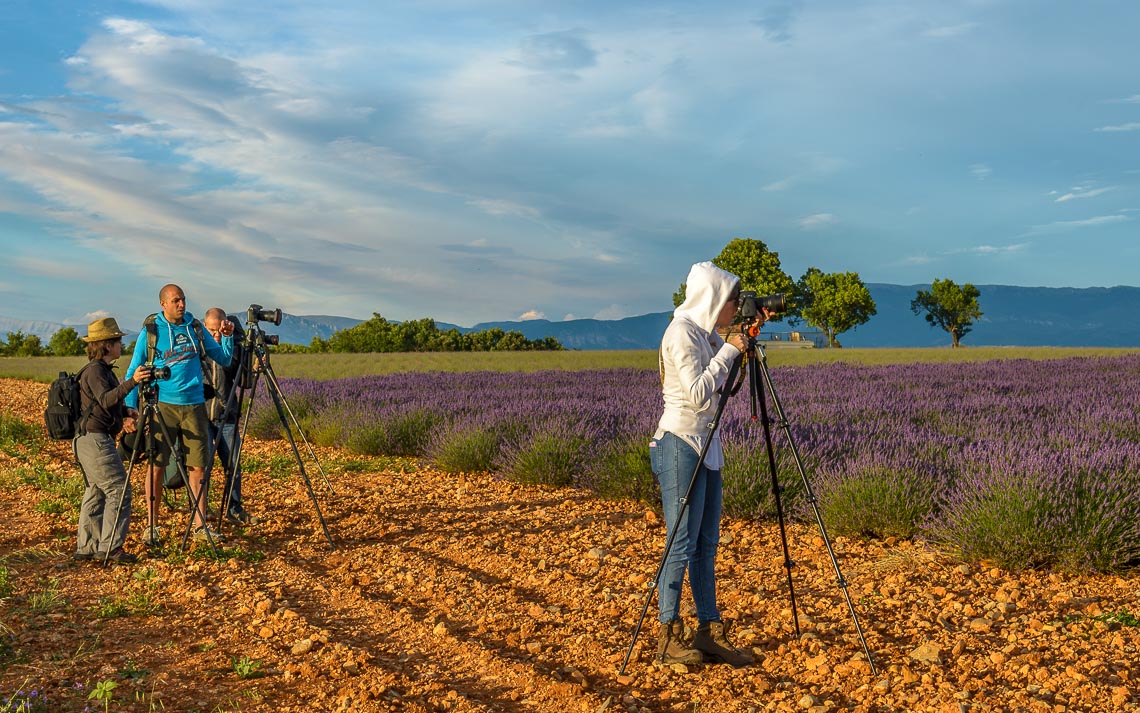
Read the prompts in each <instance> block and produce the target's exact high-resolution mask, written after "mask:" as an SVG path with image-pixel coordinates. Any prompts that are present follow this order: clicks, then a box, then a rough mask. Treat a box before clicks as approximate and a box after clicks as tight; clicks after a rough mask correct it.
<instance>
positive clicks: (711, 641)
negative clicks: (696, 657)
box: [693, 621, 752, 668]
mask: <svg viewBox="0 0 1140 713" xmlns="http://www.w3.org/2000/svg"><path fill="white" fill-rule="evenodd" d="M727 633H728V625H727V624H725V623H724V622H722V621H710V622H709V623H707V624H701V625H700V626H699V627H698V628H697V635H696V636H694V637H693V648H694V649H697V650H698V651H700V652H701V653H702V654H704V655H705V658H706V659H708V660H709V661H715V662H717V663H726V664H728V665H729V666H732V667H733V668H743V667H745V666H748V665H750V664H751V663H752V656H751V655H750V654H749V653H748V652H746V651H742V650H740V649H737V648H734V647H733V646H732V644H730V643H728V637H726V636H725V634H727Z"/></svg>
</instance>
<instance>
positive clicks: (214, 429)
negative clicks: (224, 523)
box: [206, 421, 242, 514]
mask: <svg viewBox="0 0 1140 713" xmlns="http://www.w3.org/2000/svg"><path fill="white" fill-rule="evenodd" d="M219 431H220V432H221V434H222V437H221V438H218V433H219ZM237 440H238V435H237V424H236V423H223V424H221V425H220V426H219V425H218V424H216V423H214V422H213V421H211V422H210V443H211V444H215V443H216V444H217V446H218V451H217V453H218V457H219V458H221V459H222V469H223V471H224V472H225V476H226V482H228V483H229V484H230V501H229V503H228V504H227V506H226V514H230V513H235V512H240V511H241V510H242V504H241V463H233V464H232V467H231V463H230V458H231V457H232V456H233V454H234V453H236V452H237ZM213 463H214V459H213V458H211V459H210V465H209V466H208V467H207V468H206V473H207V474H208V473H209V472H210V471H211V470H212V469H213V467H214V465H213ZM231 471H232V472H231Z"/></svg>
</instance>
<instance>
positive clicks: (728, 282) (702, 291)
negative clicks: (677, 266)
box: [673, 262, 740, 334]
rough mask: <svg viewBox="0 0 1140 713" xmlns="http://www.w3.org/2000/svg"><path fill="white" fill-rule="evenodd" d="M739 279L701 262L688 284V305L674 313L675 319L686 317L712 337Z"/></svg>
mask: <svg viewBox="0 0 1140 713" xmlns="http://www.w3.org/2000/svg"><path fill="white" fill-rule="evenodd" d="M739 282H740V278H739V277H737V276H736V275H733V274H732V273H731V272H728V271H727V270H722V269H720V268H719V267H717V266H716V265H714V264H712V263H711V262H698V263H697V264H696V265H693V267H692V268H691V269H690V270H689V277H688V278H687V279H686V280H685V301H684V302H683V303H681V306H680V307H678V308H677V309H675V310H673V316H674V317H685V318H687V319H688V320H689V321H690V322H693V323H694V324H696V325H697V326H698V327H700V328H701V329H703V330H705V331H706V332H709V333H710V334H711V333H712V332H713V330H715V329H716V318H717V317H718V316H719V315H720V310H721V308H722V307H724V303H725V302H727V301H728V298H729V296H730V295H732V291H733V290H734V289H735V288H736V285H737V283H739Z"/></svg>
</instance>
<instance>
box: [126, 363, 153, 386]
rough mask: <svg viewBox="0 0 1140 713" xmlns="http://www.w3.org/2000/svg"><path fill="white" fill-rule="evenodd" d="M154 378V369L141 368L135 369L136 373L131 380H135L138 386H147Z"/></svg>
mask: <svg viewBox="0 0 1140 713" xmlns="http://www.w3.org/2000/svg"><path fill="white" fill-rule="evenodd" d="M153 377H154V369H152V368H151V367H149V366H139V367H138V368H136V369H135V373H134V374H132V375H131V378H132V379H134V380H135V383H136V384H145V383H146V382H148V381H150V380H151V379H152V378H153Z"/></svg>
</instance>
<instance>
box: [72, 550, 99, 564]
mask: <svg viewBox="0 0 1140 713" xmlns="http://www.w3.org/2000/svg"><path fill="white" fill-rule="evenodd" d="M94 556H95V555H94V553H91V552H72V553H71V559H73V560H75V561H76V562H86V561H88V560H90V559H91V558H93V557H94Z"/></svg>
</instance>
